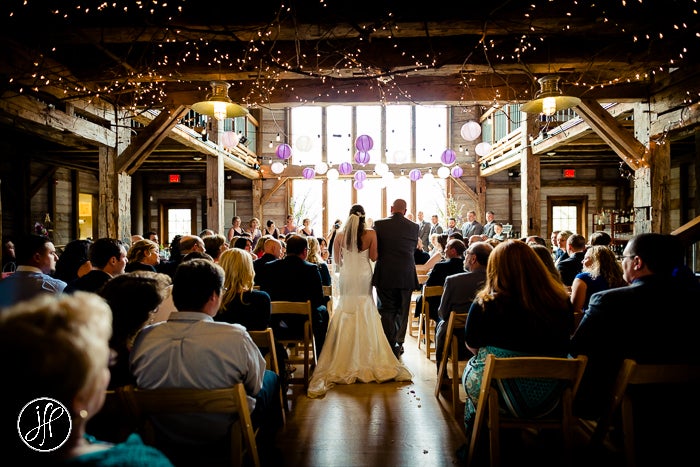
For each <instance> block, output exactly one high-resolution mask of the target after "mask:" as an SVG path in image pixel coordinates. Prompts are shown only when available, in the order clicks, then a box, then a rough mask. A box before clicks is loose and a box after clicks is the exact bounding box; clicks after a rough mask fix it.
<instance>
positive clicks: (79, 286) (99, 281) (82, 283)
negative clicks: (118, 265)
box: [63, 269, 112, 294]
mask: <svg viewBox="0 0 700 467" xmlns="http://www.w3.org/2000/svg"><path fill="white" fill-rule="evenodd" d="M111 278H112V276H110V275H109V274H107V273H106V272H104V271H102V270H101V269H93V270H92V271H90V272H88V273H87V274H85V275H84V276H83V277H79V278H77V279H76V280H74V281H73V282H71V283H70V284H68V285H67V286H66V288H65V289H63V292H64V293H67V294H72V293H73V292H75V291H76V290H84V291H86V292H98V291H99V290H100V289H101V288H102V286H103V285H105V284H106V283H107V281H109V280H110V279H111Z"/></svg>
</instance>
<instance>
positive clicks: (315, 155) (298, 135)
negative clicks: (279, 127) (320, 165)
mask: <svg viewBox="0 0 700 467" xmlns="http://www.w3.org/2000/svg"><path fill="white" fill-rule="evenodd" d="M321 118H322V109H321V107H292V116H291V124H292V135H291V136H292V139H293V140H292V141H291V142H287V143H288V144H289V145H291V146H292V163H293V164H295V165H312V164H316V163H317V162H321V159H322V151H321V150H322V149H323V148H322V145H321V123H322V122H321ZM282 142H284V141H281V142H280V143H277V144H281V143H282Z"/></svg>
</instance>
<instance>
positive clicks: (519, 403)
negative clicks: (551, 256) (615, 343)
mask: <svg viewBox="0 0 700 467" xmlns="http://www.w3.org/2000/svg"><path fill="white" fill-rule="evenodd" d="M573 323H574V315H573V307H572V306H571V302H570V301H569V294H568V292H567V290H566V288H565V287H564V285H563V284H562V283H561V282H559V281H557V280H556V279H555V278H554V277H553V276H552V274H551V273H550V272H549V271H548V270H547V268H546V267H545V265H544V263H543V262H542V261H541V260H540V259H539V258H538V257H537V254H536V253H535V252H534V251H533V249H532V248H531V247H530V246H528V245H527V244H526V243H525V242H521V241H519V240H506V241H505V242H502V243H500V244H499V245H498V246H496V247H495V248H494V249H493V251H492V252H491V255H490V256H489V260H488V264H487V266H486V282H485V283H484V287H483V288H482V289H481V290H479V291H478V292H477V294H476V298H475V299H474V302H473V303H472V305H471V307H470V309H469V315H468V317H467V323H466V326H465V332H464V335H465V341H466V345H467V348H469V350H471V351H472V353H473V354H474V357H472V358H471V359H470V360H469V363H468V364H467V367H466V368H465V370H464V374H463V375H462V384H463V385H464V389H465V391H466V393H467V401H466V406H465V413H464V424H465V427H466V431H467V435H468V436H467V438H469V436H471V431H472V428H473V422H474V415H475V413H476V404H477V401H478V399H479V391H480V388H481V378H482V376H483V369H484V364H485V361H486V356H487V355H488V354H493V355H495V356H496V357H515V356H524V355H539V356H551V357H565V356H566V355H567V352H568V348H569V336H570V335H571V332H572V331H573ZM535 386H536V387H535ZM557 390H558V386H557V385H556V384H552V383H551V382H550V381H549V380H547V381H543V382H541V383H532V382H531V381H526V382H525V384H521V383H520V382H518V381H514V384H509V385H508V387H506V388H505V389H504V388H501V390H500V392H501V395H502V396H503V397H504V398H505V399H507V401H508V402H509V404H508V407H509V410H510V411H511V413H512V415H513V416H523V414H527V416H537V415H543V414H546V413H548V412H549V411H550V410H552V409H553V406H551V405H550V402H551V401H553V400H554V401H555V399H556V398H552V399H550V397H549V396H551V395H553V394H555V391H557ZM504 406H505V405H504ZM464 449H465V448H464V447H463V448H460V450H459V451H458V456H460V457H461V456H462V455H463V454H464Z"/></svg>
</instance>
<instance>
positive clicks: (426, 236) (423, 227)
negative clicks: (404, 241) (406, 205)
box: [418, 211, 430, 251]
mask: <svg viewBox="0 0 700 467" xmlns="http://www.w3.org/2000/svg"><path fill="white" fill-rule="evenodd" d="M418 238H420V240H421V242H423V251H428V247H429V245H430V222H428V221H426V220H425V219H423V211H418Z"/></svg>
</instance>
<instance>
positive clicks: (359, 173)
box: [355, 170, 367, 182]
mask: <svg viewBox="0 0 700 467" xmlns="http://www.w3.org/2000/svg"><path fill="white" fill-rule="evenodd" d="M355 180H357V181H358V182H364V181H365V180H367V174H366V173H365V171H364V170H358V171H357V172H355Z"/></svg>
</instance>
